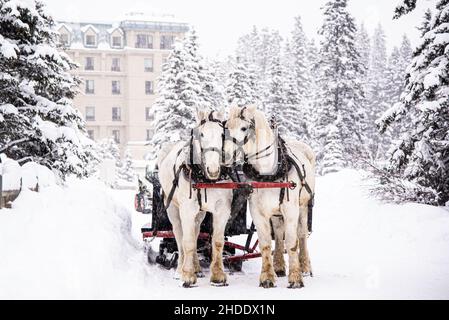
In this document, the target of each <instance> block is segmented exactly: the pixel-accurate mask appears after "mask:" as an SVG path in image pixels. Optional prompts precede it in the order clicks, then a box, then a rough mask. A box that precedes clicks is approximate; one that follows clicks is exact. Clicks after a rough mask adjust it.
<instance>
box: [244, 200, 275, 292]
mask: <svg viewBox="0 0 449 320" xmlns="http://www.w3.org/2000/svg"><path fill="white" fill-rule="evenodd" d="M251 202H252V201H251ZM250 210H251V215H252V217H253V222H254V224H255V226H256V229H257V236H258V238H259V249H260V252H261V254H262V270H261V273H260V278H259V286H260V287H264V288H273V287H274V285H275V282H276V274H275V273H274V268H273V259H272V257H271V226H270V219H269V218H267V217H265V216H263V214H262V212H259V210H258V209H257V208H255V206H254V205H250Z"/></svg>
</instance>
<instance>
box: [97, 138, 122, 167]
mask: <svg viewBox="0 0 449 320" xmlns="http://www.w3.org/2000/svg"><path fill="white" fill-rule="evenodd" d="M97 150H98V151H97V153H98V157H99V158H100V160H114V162H115V166H116V167H117V169H118V168H120V167H121V166H122V162H121V160H120V149H119V146H118V145H117V143H116V142H115V140H114V138H106V139H102V140H100V141H98V143H97Z"/></svg>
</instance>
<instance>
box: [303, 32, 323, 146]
mask: <svg viewBox="0 0 449 320" xmlns="http://www.w3.org/2000/svg"><path fill="white" fill-rule="evenodd" d="M306 55H307V59H306V61H307V74H308V79H309V84H308V90H307V92H306V104H305V106H304V107H303V108H302V110H303V111H302V112H304V117H305V119H306V125H307V136H308V137H309V141H308V143H309V144H310V145H311V146H312V147H313V148H314V149H315V150H318V149H319V143H318V142H317V141H318V140H319V139H318V133H317V132H316V130H315V129H316V124H317V123H318V120H319V114H318V112H317V110H318V109H319V107H318V101H319V99H318V97H319V95H318V93H319V88H318V81H317V79H318V76H319V71H320V69H319V65H318V49H317V47H316V45H315V41H314V40H313V39H312V40H310V41H309V43H308V45H307V52H306Z"/></svg>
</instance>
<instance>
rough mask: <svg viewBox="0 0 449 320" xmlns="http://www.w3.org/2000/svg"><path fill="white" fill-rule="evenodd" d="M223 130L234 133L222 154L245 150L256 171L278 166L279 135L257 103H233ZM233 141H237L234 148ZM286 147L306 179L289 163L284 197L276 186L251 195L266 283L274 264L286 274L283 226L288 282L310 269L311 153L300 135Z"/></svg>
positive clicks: (271, 280)
mask: <svg viewBox="0 0 449 320" xmlns="http://www.w3.org/2000/svg"><path fill="white" fill-rule="evenodd" d="M227 130H229V132H228V133H229V135H230V136H231V137H232V138H233V139H232V140H231V139H228V140H226V142H225V151H226V154H234V155H237V154H239V153H243V154H244V156H245V158H246V161H247V163H248V164H249V165H250V166H252V167H253V168H254V169H255V170H256V171H257V172H258V173H259V174H260V175H273V174H274V173H275V172H276V171H277V168H278V148H277V135H276V133H275V132H274V131H273V130H272V129H271V127H270V125H269V123H268V121H267V120H266V118H265V115H264V114H263V112H261V111H259V110H256V107H255V106H248V107H244V108H238V107H231V110H230V115H229V119H228V121H227ZM236 144H237V145H238V146H239V148H238V149H237V151H236ZM286 148H287V152H288V154H289V155H290V156H291V157H292V159H294V160H295V162H296V163H297V164H298V165H299V167H300V169H301V170H303V171H302V172H301V173H302V175H303V176H305V177H306V178H305V181H301V179H300V177H299V175H298V173H297V170H296V169H295V168H294V167H293V166H292V168H291V169H290V171H289V172H288V180H289V181H293V182H295V183H296V185H297V187H296V189H295V190H293V191H291V190H290V191H288V192H289V194H288V199H287V196H284V200H283V202H282V203H280V200H279V198H280V190H279V189H256V190H254V193H253V194H252V195H251V198H250V200H249V205H250V212H251V216H252V218H253V221H254V224H255V225H256V228H257V234H258V238H259V248H260V251H261V253H262V271H261V275H260V286H262V287H264V288H270V287H274V286H275V278H276V273H275V269H276V271H277V273H278V274H280V275H281V274H282V271H283V272H284V275H285V264H284V258H283V252H284V246H283V241H282V239H283V238H284V234H283V233H284V230H285V245H286V247H287V253H288V256H289V274H288V282H289V288H300V287H303V286H304V283H303V278H302V274H303V272H309V273H311V271H312V270H311V266H310V259H309V254H308V250H307V236H308V229H307V212H308V203H309V201H310V200H311V198H312V194H313V190H314V187H315V173H314V171H315V156H314V154H313V151H312V150H311V149H310V147H308V146H307V145H306V144H304V143H302V142H299V141H292V140H288V141H287V142H286ZM241 151H243V152H241ZM280 180H281V179H279V180H277V181H280ZM303 182H306V183H307V184H308V186H309V187H310V189H311V191H312V192H311V193H312V194H311V193H309V192H307V191H306V190H305V188H304V185H303ZM299 190H301V192H299ZM276 216H280V217H281V219H277V218H273V217H276ZM272 218H273V219H272ZM270 219H271V220H270ZM282 220H283V221H282ZM270 221H271V223H273V226H274V231H275V235H276V247H277V250H276V251H275V266H273V259H272V256H271V225H270Z"/></svg>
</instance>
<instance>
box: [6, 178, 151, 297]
mask: <svg viewBox="0 0 449 320" xmlns="http://www.w3.org/2000/svg"><path fill="white" fill-rule="evenodd" d="M69 185H70V187H67V188H62V187H59V186H56V185H53V186H51V187H48V188H43V189H42V190H41V192H39V193H37V192H31V191H28V190H24V191H23V192H22V193H21V194H20V196H19V198H18V199H17V200H16V201H14V203H13V208H12V209H2V210H0V256H1V259H0V299H5V298H13V299H16V298H44V299H47V298H62V299H64V298H75V299H77V298H91V299H97V298H98V299H99V298H105V297H107V298H114V297H119V296H127V295H129V294H130V292H127V289H128V288H129V289H130V290H132V288H135V287H137V286H138V285H141V283H143V282H144V281H143V279H142V278H141V277H142V276H143V275H144V274H145V273H144V272H143V271H142V270H140V269H143V268H144V267H145V265H144V263H142V261H140V260H139V259H140V258H141V255H140V253H141V251H140V248H138V245H137V244H136V243H135V242H134V241H133V240H132V239H131V236H130V227H131V221H130V212H129V211H128V210H127V209H126V208H123V207H122V206H121V205H119V204H118V203H117V201H116V200H115V199H114V197H113V196H112V194H111V193H110V191H109V189H106V188H105V187H104V185H103V184H101V183H99V182H96V181H79V180H72V181H69ZM136 259H137V260H138V262H137V263H136V262H135V260H136ZM133 260H134V262H133ZM131 266H132V267H131Z"/></svg>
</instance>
